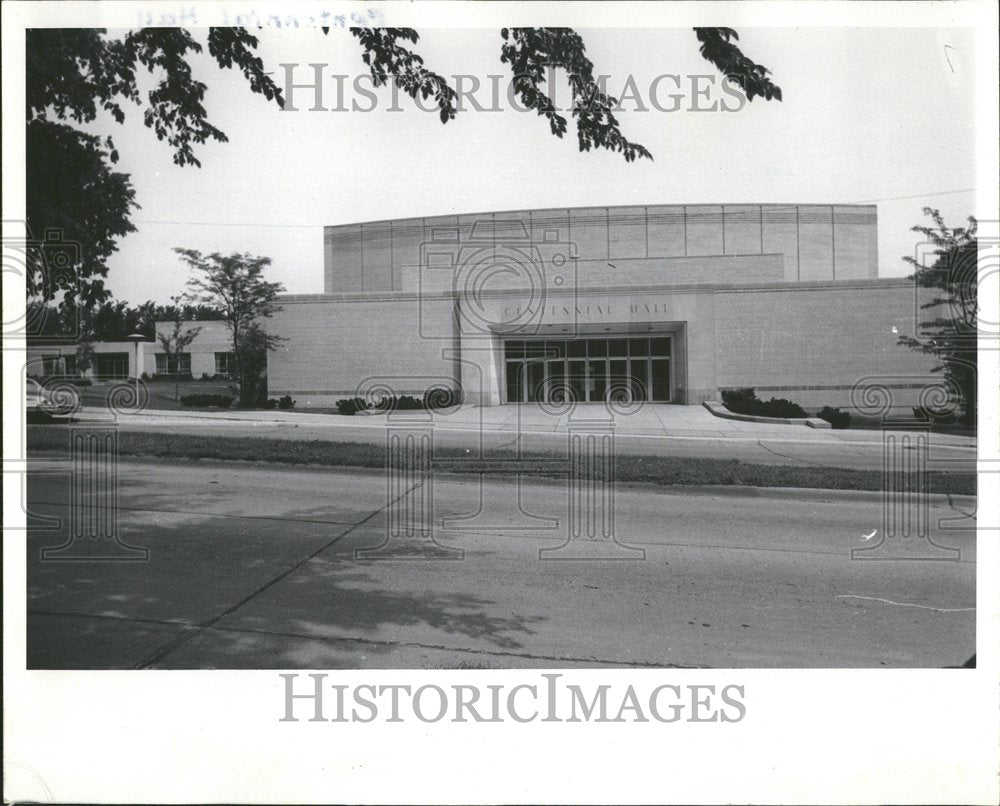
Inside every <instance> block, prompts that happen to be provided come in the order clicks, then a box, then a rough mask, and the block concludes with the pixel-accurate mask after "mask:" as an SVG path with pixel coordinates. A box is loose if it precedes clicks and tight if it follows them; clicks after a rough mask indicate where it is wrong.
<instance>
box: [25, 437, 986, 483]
mask: <svg viewBox="0 0 1000 806" xmlns="http://www.w3.org/2000/svg"><path fill="white" fill-rule="evenodd" d="M27 447H28V451H29V455H30V453H31V452H35V451H54V452H57V453H62V454H64V455H68V451H69V432H68V429H66V428H65V427H64V426H32V427H29V428H28V445H27ZM118 451H119V455H122V456H143V457H163V458H177V459H209V460H211V459H218V460H229V461H234V460H235V461H246V462H260V463H265V464H294V465H320V466H325V467H363V468H371V469H383V468H385V466H386V454H385V447H384V446H383V445H380V444H370V443H362V442H319V441H317V442H305V441H298V440H289V439H270V438H262V437H220V436H196V435H191V434H161V433H142V432H135V431H124V432H122V433H120V434H119V435H118ZM431 467H432V469H433V470H436V471H438V472H445V473H490V474H492V475H514V474H517V473H521V474H523V475H526V476H537V477H543V478H557V479H561V478H566V477H567V476H568V474H569V463H568V462H567V461H566V456H565V454H559V453H541V452H540V453H525V452H522V453H521V454H520V455H518V454H517V453H515V452H514V451H509V450H491V451H486V452H485V453H484V454H483V456H482V457H477V458H470V456H469V453H468V451H467V450H466V449H465V448H451V447H436V448H435V449H434V455H433V458H432V460H431ZM615 478H616V480H617V481H618V482H619V483H646V484H658V485H663V486H670V485H693V486H734V487H804V488H818V489H827V490H873V491H879V490H881V489H882V472H881V471H880V470H855V469H848V468H835V467H812V466H810V467H792V466H784V465H758V464H749V463H745V462H741V461H739V460H738V459H698V458H689V457H671V456H628V455H618V456H616V457H615ZM907 481H908V482H909V483H911V484H913V485H915V484H916V481H917V479H916V477H915V476H911V477H910V478H909V479H908V480H907ZM927 484H928V488H929V489H928V491H929V492H931V493H951V494H953V495H975V494H976V476H975V474H974V473H937V472H931V473H928V478H927ZM911 489H912V487H911Z"/></svg>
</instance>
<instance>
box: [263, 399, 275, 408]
mask: <svg viewBox="0 0 1000 806" xmlns="http://www.w3.org/2000/svg"><path fill="white" fill-rule="evenodd" d="M264 408H265V409H276V408H278V401H277V400H275V399H274V398H273V397H269V398H268V399H267V400H265V401H264Z"/></svg>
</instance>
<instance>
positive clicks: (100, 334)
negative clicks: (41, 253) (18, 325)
mask: <svg viewBox="0 0 1000 806" xmlns="http://www.w3.org/2000/svg"><path fill="white" fill-rule="evenodd" d="M28 310H29V313H28V316H29V318H30V319H31V321H37V322H40V323H41V327H40V328H39V331H40V332H39V333H38V335H40V336H50V337H55V336H61V335H66V336H74V337H79V336H82V337H83V338H84V339H89V340H90V341H125V339H126V338H127V337H128V336H130V335H131V334H133V333H141V334H142V335H143V336H145V337H146V338H147V339H155V338H156V323H157V322H166V321H170V322H173V321H176V320H177V319H182V320H184V321H189V320H198V321H211V320H216V321H218V320H221V319H222V312H221V311H220V310H218V309H217V308H213V307H211V306H210V305H199V304H191V303H189V302H180V303H173V304H170V305H160V304H158V303H156V302H153V301H152V300H147V301H146V302H143V303H142V304H140V305H135V306H133V305H129V304H128V303H127V302H124V301H120V300H115V299H107V300H105V301H104V302H99V303H94V304H93V305H91V306H88V307H85V308H77V307H76V306H74V305H63V306H58V307H57V306H54V305H46V304H45V303H42V302H38V301H32V302H29V303H28ZM81 330H82V333H80V332H79V331H81Z"/></svg>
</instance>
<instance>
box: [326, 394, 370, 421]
mask: <svg viewBox="0 0 1000 806" xmlns="http://www.w3.org/2000/svg"><path fill="white" fill-rule="evenodd" d="M334 405H335V406H336V407H337V411H338V412H340V413H341V414H343V415H346V416H348V417H350V416H353V415H355V414H357V413H358V412H359V411H366V410H367V409H370V408H371V404H370V403H368V402H367V401H366V400H365V399H364V398H361V397H348V398H344V399H343V400H338V401H337V402H336V403H335V404H334Z"/></svg>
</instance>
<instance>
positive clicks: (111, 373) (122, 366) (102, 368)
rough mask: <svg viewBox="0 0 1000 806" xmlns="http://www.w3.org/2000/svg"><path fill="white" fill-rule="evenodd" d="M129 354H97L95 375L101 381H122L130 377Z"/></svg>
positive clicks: (95, 357)
mask: <svg viewBox="0 0 1000 806" xmlns="http://www.w3.org/2000/svg"><path fill="white" fill-rule="evenodd" d="M128 373H129V360H128V353H97V355H95V356H94V374H95V375H96V376H97V377H98V378H99V379H101V380H122V379H124V378H127V377H128V376H129V374H128Z"/></svg>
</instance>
